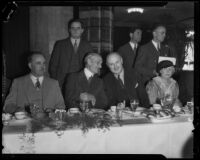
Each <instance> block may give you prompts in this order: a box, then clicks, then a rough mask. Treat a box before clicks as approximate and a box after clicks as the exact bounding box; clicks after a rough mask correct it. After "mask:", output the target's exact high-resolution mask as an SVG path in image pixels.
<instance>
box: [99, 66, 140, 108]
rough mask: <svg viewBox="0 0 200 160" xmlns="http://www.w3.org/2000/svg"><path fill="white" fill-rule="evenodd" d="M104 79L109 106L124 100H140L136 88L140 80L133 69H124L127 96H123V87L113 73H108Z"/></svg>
mask: <svg viewBox="0 0 200 160" xmlns="http://www.w3.org/2000/svg"><path fill="white" fill-rule="evenodd" d="M103 79H104V85H105V91H106V95H107V98H108V105H109V106H111V105H116V104H117V103H118V102H121V101H123V100H126V101H129V100H130V99H132V98H138V95H137V91H136V88H135V87H136V84H137V83H138V80H137V75H136V72H135V71H134V70H133V69H129V70H127V69H124V89H125V93H126V95H122V92H121V86H120V84H119V82H118V80H117V79H116V78H115V76H114V74H113V73H111V72H109V73H107V74H106V75H105V76H104V78H103Z"/></svg>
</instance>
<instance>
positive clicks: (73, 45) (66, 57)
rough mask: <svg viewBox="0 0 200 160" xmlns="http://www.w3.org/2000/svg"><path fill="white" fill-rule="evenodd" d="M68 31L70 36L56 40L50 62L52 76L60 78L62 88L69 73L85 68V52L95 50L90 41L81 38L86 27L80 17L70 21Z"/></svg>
mask: <svg viewBox="0 0 200 160" xmlns="http://www.w3.org/2000/svg"><path fill="white" fill-rule="evenodd" d="M68 31H69V36H70V37H68V38H66V39H64V40H58V41H56V43H55V45H54V48H53V51H52V54H51V58H50V62H49V74H50V77H51V78H54V79H56V80H58V82H59V84H60V87H61V88H62V87H63V84H64V82H65V79H66V77H67V76H68V74H69V73H74V72H77V71H80V70H81V69H82V68H83V59H84V56H85V54H86V53H88V52H92V50H93V49H92V46H91V45H90V43H89V42H87V41H86V40H83V39H82V38H81V35H82V33H83V31H84V29H83V24H82V22H81V21H80V20H79V19H72V20H71V21H69V23H68Z"/></svg>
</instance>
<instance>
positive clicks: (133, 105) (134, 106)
mask: <svg viewBox="0 0 200 160" xmlns="http://www.w3.org/2000/svg"><path fill="white" fill-rule="evenodd" d="M138 106H139V100H138V99H131V100H130V107H131V110H132V111H133V112H135V111H136V109H137V107H138Z"/></svg>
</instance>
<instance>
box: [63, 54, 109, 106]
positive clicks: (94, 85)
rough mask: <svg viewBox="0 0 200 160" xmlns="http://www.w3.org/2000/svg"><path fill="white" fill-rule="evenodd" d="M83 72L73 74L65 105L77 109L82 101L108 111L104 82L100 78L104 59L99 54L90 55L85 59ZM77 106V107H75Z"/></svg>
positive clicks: (68, 80)
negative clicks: (89, 102) (78, 103)
mask: <svg viewBox="0 0 200 160" xmlns="http://www.w3.org/2000/svg"><path fill="white" fill-rule="evenodd" d="M84 62H85V67H84V69H83V70H82V71H80V72H77V73H72V74H71V75H70V76H69V77H68V79H67V82H66V86H65V104H66V105H67V107H68V108H72V107H77V106H76V105H75V104H76V103H77V102H78V101H80V100H86V101H91V103H92V106H93V107H94V108H99V109H106V107H107V98H106V94H105V91H104V84H103V80H102V79H100V78H99V77H98V75H99V74H100V69H101V67H102V66H101V65H102V57H101V56H100V55H99V54H97V53H88V54H87V55H86V57H85V58H84ZM74 105H75V106H74Z"/></svg>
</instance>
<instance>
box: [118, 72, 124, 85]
mask: <svg viewBox="0 0 200 160" xmlns="http://www.w3.org/2000/svg"><path fill="white" fill-rule="evenodd" d="M117 80H118V81H119V84H120V86H121V87H122V88H124V84H123V82H122V79H121V78H120V76H119V75H118V78H117Z"/></svg>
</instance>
